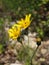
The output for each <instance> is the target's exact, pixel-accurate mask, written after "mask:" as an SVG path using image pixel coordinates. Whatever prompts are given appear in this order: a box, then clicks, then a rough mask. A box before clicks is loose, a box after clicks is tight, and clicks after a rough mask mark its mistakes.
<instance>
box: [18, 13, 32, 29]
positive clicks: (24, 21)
mask: <svg viewBox="0 0 49 65" xmlns="http://www.w3.org/2000/svg"><path fill="white" fill-rule="evenodd" d="M30 17H31V14H29V15H26V16H25V19H21V20H20V22H18V23H17V24H18V25H21V28H22V29H26V28H27V27H28V26H29V25H30V23H31V20H30Z"/></svg>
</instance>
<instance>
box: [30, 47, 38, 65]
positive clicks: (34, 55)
mask: <svg viewBox="0 0 49 65" xmlns="http://www.w3.org/2000/svg"><path fill="white" fill-rule="evenodd" d="M38 48H39V46H38V47H37V48H36V50H35V51H34V53H33V55H32V57H31V65H32V59H33V57H34V56H35V54H36V51H37V50H38Z"/></svg>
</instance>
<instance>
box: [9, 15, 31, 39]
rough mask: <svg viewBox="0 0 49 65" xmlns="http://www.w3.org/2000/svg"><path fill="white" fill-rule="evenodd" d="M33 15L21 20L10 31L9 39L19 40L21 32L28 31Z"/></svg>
mask: <svg viewBox="0 0 49 65" xmlns="http://www.w3.org/2000/svg"><path fill="white" fill-rule="evenodd" d="M30 17H31V14H29V15H26V16H25V19H23V18H22V19H21V20H20V21H18V22H17V23H16V24H14V25H13V26H12V28H10V29H9V30H8V34H9V38H12V39H17V38H18V37H19V36H20V33H21V30H23V29H26V28H27V27H28V26H29V25H30V23H31V20H30Z"/></svg>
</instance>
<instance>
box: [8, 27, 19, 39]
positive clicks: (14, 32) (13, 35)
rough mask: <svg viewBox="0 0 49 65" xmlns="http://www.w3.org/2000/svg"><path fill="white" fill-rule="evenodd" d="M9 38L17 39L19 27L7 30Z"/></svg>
mask: <svg viewBox="0 0 49 65" xmlns="http://www.w3.org/2000/svg"><path fill="white" fill-rule="evenodd" d="M8 34H9V38H12V39H17V38H18V37H19V35H20V29H19V28H11V29H9V30H8Z"/></svg>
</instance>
